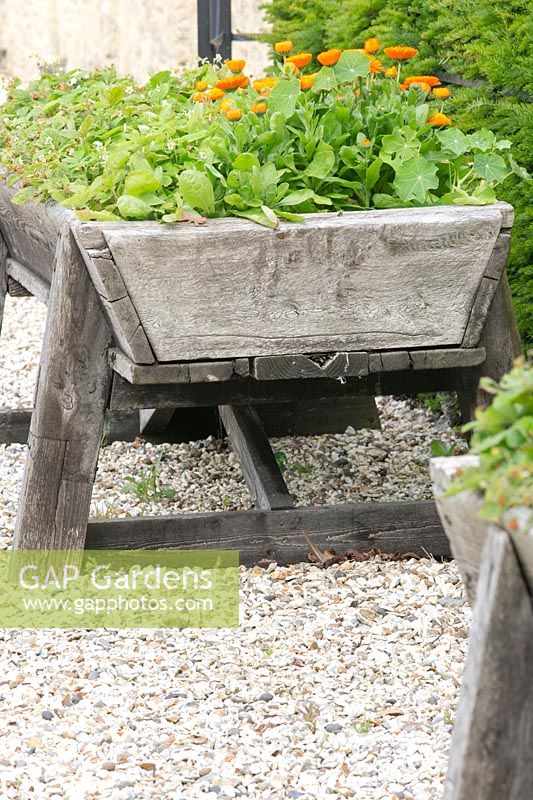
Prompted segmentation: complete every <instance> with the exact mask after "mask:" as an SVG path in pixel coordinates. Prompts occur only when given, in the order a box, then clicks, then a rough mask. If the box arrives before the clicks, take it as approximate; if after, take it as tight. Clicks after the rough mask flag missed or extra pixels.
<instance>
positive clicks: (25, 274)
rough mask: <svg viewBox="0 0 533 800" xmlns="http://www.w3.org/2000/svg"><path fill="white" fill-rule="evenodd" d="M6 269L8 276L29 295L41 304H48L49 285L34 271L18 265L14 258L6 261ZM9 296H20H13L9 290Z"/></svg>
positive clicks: (23, 265)
mask: <svg viewBox="0 0 533 800" xmlns="http://www.w3.org/2000/svg"><path fill="white" fill-rule="evenodd" d="M6 268H7V274H8V276H9V277H10V278H12V279H13V280H14V281H16V282H17V283H18V284H19V285H20V286H23V287H24V288H25V289H27V290H28V293H29V294H31V295H33V297H36V298H37V300H40V301H41V303H48V298H49V296H50V284H49V283H47V281H45V280H43V278H41V277H40V276H39V275H37V274H36V272H35V271H34V269H32V268H31V267H27V266H26V265H25V264H20V263H19V262H18V261H16V260H15V259H14V258H8V259H7V263H6ZM10 294H13V296H18V297H20V296H21V295H20V294H17V295H15V294H14V293H13V292H12V291H11V290H10Z"/></svg>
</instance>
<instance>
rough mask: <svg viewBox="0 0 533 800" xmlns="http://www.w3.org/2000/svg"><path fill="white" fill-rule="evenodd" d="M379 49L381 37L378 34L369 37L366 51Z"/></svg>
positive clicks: (373, 51) (370, 51)
mask: <svg viewBox="0 0 533 800" xmlns="http://www.w3.org/2000/svg"><path fill="white" fill-rule="evenodd" d="M378 50H379V39H378V38H377V37H376V36H372V37H371V38H370V39H367V40H366V42H365V52H366V53H377V51H378Z"/></svg>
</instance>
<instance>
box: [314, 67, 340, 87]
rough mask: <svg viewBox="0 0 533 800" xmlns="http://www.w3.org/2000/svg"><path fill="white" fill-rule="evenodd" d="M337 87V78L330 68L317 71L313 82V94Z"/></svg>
mask: <svg viewBox="0 0 533 800" xmlns="http://www.w3.org/2000/svg"><path fill="white" fill-rule="evenodd" d="M336 86H337V76H336V75H335V73H334V72H333V69H332V68H331V67H322V69H319V70H318V72H317V74H316V77H315V79H314V81H313V87H312V88H313V92H326V91H329V90H330V89H335V87H336Z"/></svg>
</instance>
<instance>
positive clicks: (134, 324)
mask: <svg viewBox="0 0 533 800" xmlns="http://www.w3.org/2000/svg"><path fill="white" fill-rule="evenodd" d="M126 225H127V223H126ZM71 227H72V233H73V235H74V238H75V239H76V242H77V243H78V246H79V248H80V252H81V254H82V257H83V259H84V261H85V264H86V266H87V269H88V270H89V274H90V276H91V279H92V282H93V285H94V287H95V289H96V291H97V293H98V296H99V298H100V302H101V304H102V307H103V309H104V312H105V315H106V317H107V320H108V322H109V325H110V326H111V329H112V330H113V333H114V335H115V339H116V342H117V344H118V346H119V347H120V349H121V350H122V351H123V352H124V354H125V355H126V356H127V357H128V358H130V359H131V360H132V361H134V362H137V363H139V364H153V362H154V361H155V358H154V354H153V352H152V348H151V347H150V344H149V342H148V339H147V338H146V335H145V332H144V330H143V327H142V325H141V322H140V320H139V316H138V314H137V311H136V309H135V306H134V304H133V302H132V300H131V297H130V296H129V294H128V290H127V289H126V286H125V284H124V281H123V280H122V276H121V275H120V272H119V271H118V269H117V267H116V264H115V262H114V260H113V256H112V255H111V253H110V251H109V248H108V247H107V242H106V240H105V236H104V234H103V233H102V231H100V230H99V229H98V228H95V227H93V226H91V225H90V224H82V223H76V224H73V225H72V226H71Z"/></svg>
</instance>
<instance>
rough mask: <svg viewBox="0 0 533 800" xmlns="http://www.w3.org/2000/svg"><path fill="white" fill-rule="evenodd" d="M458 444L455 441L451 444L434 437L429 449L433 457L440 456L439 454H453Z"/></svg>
mask: <svg viewBox="0 0 533 800" xmlns="http://www.w3.org/2000/svg"><path fill="white" fill-rule="evenodd" d="M456 448H457V445H456V443H455V442H452V443H451V444H446V442H443V441H442V440H441V439H433V441H432V442H431V443H430V445H429V449H430V452H431V455H432V456H433V458H438V457H439V456H453V454H454V453H455V450H456Z"/></svg>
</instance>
